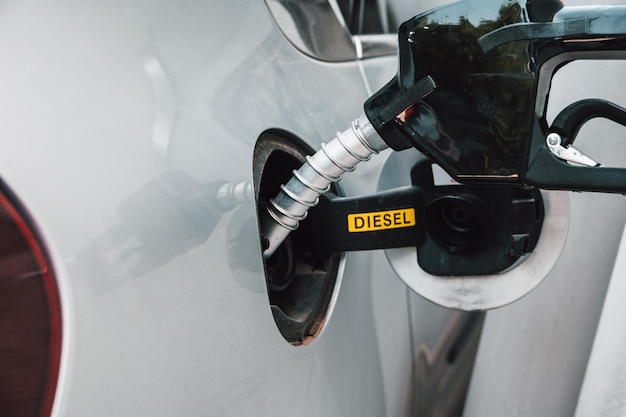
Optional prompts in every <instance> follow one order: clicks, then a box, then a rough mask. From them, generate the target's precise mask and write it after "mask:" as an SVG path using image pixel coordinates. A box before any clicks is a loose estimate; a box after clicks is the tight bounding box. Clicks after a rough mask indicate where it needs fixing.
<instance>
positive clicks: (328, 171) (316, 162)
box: [261, 114, 387, 259]
mask: <svg viewBox="0 0 626 417" xmlns="http://www.w3.org/2000/svg"><path fill="white" fill-rule="evenodd" d="M386 148H387V144H386V143H385V142H384V141H383V140H382V139H381V138H380V136H379V135H378V133H376V130H374V128H373V127H372V125H371V123H370V122H369V120H368V119H367V117H366V116H365V115H364V114H363V115H361V116H360V117H359V118H358V119H357V120H355V121H354V122H352V125H351V126H350V128H348V129H346V130H345V131H343V132H341V133H337V136H336V137H335V138H334V139H333V140H332V141H330V142H329V143H327V144H322V147H321V149H320V150H319V151H317V152H316V153H315V154H314V155H312V156H308V157H307V158H306V162H305V163H304V164H303V165H302V166H301V167H300V169H298V170H297V171H294V174H293V176H292V177H291V179H290V180H289V181H288V182H287V184H284V185H282V186H281V191H280V192H279V193H278V195H277V196H276V197H275V198H273V199H272V200H270V201H269V204H268V206H267V210H265V211H264V212H262V217H261V234H262V240H263V246H264V248H265V249H264V251H263V257H264V258H265V259H267V258H269V257H270V256H272V254H273V253H274V252H275V251H276V249H277V248H278V247H279V246H280V244H281V243H282V242H283V241H284V240H285V238H286V237H287V236H288V235H289V233H291V232H292V231H293V230H296V229H297V228H298V226H299V222H300V221H302V220H304V219H306V216H307V213H308V211H309V209H310V208H312V207H314V206H316V205H317V203H318V201H319V196H320V195H321V194H323V193H325V192H326V191H328V190H329V189H330V186H331V184H333V183H335V182H337V181H339V180H341V177H342V175H343V174H344V173H346V172H350V171H353V170H354V169H355V168H356V166H357V164H358V163H359V162H361V161H367V160H369V159H370V158H371V156H372V155H373V154H375V153H378V152H380V151H382V150H384V149H386Z"/></svg>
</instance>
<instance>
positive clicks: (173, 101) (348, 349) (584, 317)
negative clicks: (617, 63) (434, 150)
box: [0, 0, 626, 417]
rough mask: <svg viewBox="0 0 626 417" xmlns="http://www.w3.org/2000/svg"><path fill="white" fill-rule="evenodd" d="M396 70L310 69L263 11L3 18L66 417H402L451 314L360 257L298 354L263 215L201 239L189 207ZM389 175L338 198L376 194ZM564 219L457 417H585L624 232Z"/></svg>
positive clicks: (161, 5) (497, 319)
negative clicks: (562, 242) (552, 256)
mask: <svg viewBox="0 0 626 417" xmlns="http://www.w3.org/2000/svg"><path fill="white" fill-rule="evenodd" d="M408 3H409V2H406V4H408ZM399 4H401V5H402V7H400V6H397V7H396V8H394V9H393V10H395V12H394V13H396V14H397V13H404V11H403V10H407V9H408V7H407V6H406V4H405V3H404V2H400V3H399ZM427 7H428V5H427V4H425V3H424V4H420V5H419V7H418V9H419V10H416V12H418V11H423V10H425V9H426V8H427ZM406 17H407V18H408V17H410V16H406ZM395 69H396V58H395V57H381V58H374V59H368V60H363V61H361V62H352V61H347V62H342V63H329V62H322V61H319V60H315V59H312V58H311V57H308V56H305V55H303V54H302V53H300V52H298V51H297V50H296V49H295V48H294V47H293V45H291V44H290V43H289V42H288V41H287V39H285V37H284V36H283V34H282V33H281V31H280V30H279V28H278V27H277V26H276V22H275V21H274V20H273V19H272V17H271V15H270V13H269V12H268V10H267V7H266V5H265V4H264V3H263V2H261V1H253V2H251V1H241V0H233V1H228V2H226V1H224V2H213V1H210V2H203V1H193V0H185V1H166V2H158V1H147V0H140V1H135V2H123V1H109V2H98V1H92V0H89V1H75V0H62V1H58V2H55V3H46V2H38V1H30V0H23V1H6V2H3V3H2V5H0V92H1V94H0V114H1V115H2V123H0V177H1V178H2V179H3V180H4V181H5V182H6V183H7V184H8V185H9V186H10V187H11V188H12V189H13V191H15V193H16V194H17V195H18V197H19V198H20V199H21V201H22V202H23V203H24V205H25V206H26V207H27V208H28V210H29V212H30V214H31V215H32V216H33V218H34V219H35V220H36V222H37V224H38V226H39V227H40V229H41V234H42V235H43V237H44V240H45V242H46V244H47V247H48V249H49V252H50V254H51V257H52V260H53V263H54V266H55V269H56V270H57V275H58V278H59V287H60V291H61V295H62V304H63V319H64V346H63V347H64V350H63V358H62V368H61V381H60V384H59V388H58V391H57V399H56V402H55V408H54V413H53V415H55V416H81V417H82V416H138V415H150V416H170V415H177V416H187V415H189V416H196V415H210V416H265V415H268V416H269V415H277V416H283V415H299V416H303V417H304V416H382V415H386V416H404V415H410V413H411V411H412V407H411V404H412V401H414V400H413V399H414V398H415V397H419V395H420V393H419V392H416V391H415V386H416V385H415V379H416V375H415V374H414V370H415V368H416V365H415V363H416V361H418V356H419V355H421V356H420V357H425V358H427V359H432V358H433V357H434V356H436V355H435V353H436V352H439V353H440V354H441V351H440V350H439V351H438V350H437V348H438V347H440V346H442V345H445V343H443V342H442V341H445V337H446V334H447V333H446V331H447V330H446V329H448V330H449V329H450V326H451V324H454V323H455V322H457V321H459V317H460V315H459V314H460V313H456V312H452V311H449V310H445V309H443V308H440V307H437V306H435V305H433V304H430V303H429V302H427V301H425V300H423V299H422V298H420V297H419V296H417V295H415V294H413V293H412V292H410V291H409V290H408V289H407V288H406V287H405V286H404V284H403V283H402V282H401V281H400V280H399V279H398V278H397V276H396V275H395V273H394V272H393V271H392V269H391V268H390V267H389V265H388V263H387V260H386V259H385V257H384V255H383V254H382V252H381V251H374V252H361V253H350V254H347V255H346V256H345V260H344V263H343V266H342V269H341V274H340V279H339V282H338V283H337V286H336V290H335V294H334V298H333V303H332V305H331V310H330V312H329V314H328V316H327V318H326V323H325V325H324V328H323V330H322V332H321V334H320V335H319V336H318V337H317V339H315V340H314V341H313V342H312V343H310V344H309V345H308V346H301V347H295V346H292V345H290V344H288V343H287V342H286V341H285V340H284V339H283V338H282V336H281V335H280V333H279V332H278V330H277V328H276V325H275V323H274V320H273V318H272V314H271V311H270V308H269V304H268V297H267V293H266V287H265V276H264V272H263V263H262V257H261V252H260V247H259V244H258V227H257V223H256V222H257V220H256V207H255V204H254V202H252V201H248V202H244V203H239V204H237V205H236V206H235V207H233V208H231V209H228V210H223V211H214V212H211V213H210V214H211V216H209V217H210V219H207V216H206V215H205V214H206V213H204V212H195V211H194V210H193V207H194V206H193V205H190V204H187V203H188V201H189V200H188V199H187V198H188V197H190V196H189V195H188V194H186V193H185V192H184V188H185V187H186V186H189V187H190V188H191V189H195V188H194V187H196V186H198V187H201V186H204V185H213V184H221V183H238V182H249V181H251V180H252V166H253V160H252V159H253V158H252V157H253V150H254V145H255V143H256V140H257V138H258V137H259V135H260V134H261V133H262V132H264V131H266V130H268V129H281V130H283V131H286V132H290V133H291V134H294V135H296V136H297V137H299V138H301V139H302V140H304V141H305V142H307V143H308V144H309V145H310V146H312V147H313V148H318V147H319V146H320V143H321V142H322V141H327V140H329V139H330V138H332V137H333V136H334V134H335V132H336V131H338V130H342V129H345V128H346V127H347V126H348V124H349V122H350V121H351V120H353V119H355V118H356V117H358V115H359V114H360V113H361V112H362V104H363V102H364V101H365V99H366V98H367V96H368V94H369V93H371V92H372V91H376V89H377V88H378V87H380V86H382V85H383V84H384V83H386V82H387V81H388V80H389V79H390V78H391V77H392V76H393V75H394V73H395ZM589 71H593V70H589V69H585V70H583V73H584V74H589V73H590V72H589ZM611 71H612V70H611ZM363 75H365V78H364V77H363ZM573 77H574V82H573V84H574V85H580V84H579V83H578V80H579V79H580V78H577V77H580V75H578V76H573ZM600 83H604V84H606V85H607V86H609V87H610V89H613V91H614V92H617V93H616V94H618V95H619V96H620V97H621V95H620V94H619V87H621V84H619V83H618V82H617V81H616V82H615V84H611V83H608V82H607V81H606V80H604V79H603V80H600ZM566 84H568V83H566ZM571 84H572V82H570V83H569V84H568V85H571ZM565 88H567V87H565ZM580 88H582V87H580ZM559 94H561V93H559ZM554 97H557V101H558V97H559V96H558V95H554V96H553V98H554ZM564 97H565V95H564ZM567 100H569V99H568V98H564V99H563V102H564V103H565V104H568V103H569V101H567ZM556 107H559V104H556ZM608 132H611V133H609V134H608V136H614V137H612V138H610V142H609V144H610V145H606V144H605V143H606V142H603V141H600V140H597V141H595V138H594V140H590V141H588V142H585V150H586V151H587V152H588V153H589V154H592V155H593V156H594V157H596V158H598V159H600V160H602V161H604V160H612V158H615V155H619V154H622V155H623V154H624V153H623V146H624V144H623V141H622V142H620V141H619V140H618V139H619V137H618V136H619V135H620V131H619V129H617V130H610V131H607V130H606V126H604V125H602V127H600V126H598V128H597V131H596V132H595V133H592V134H591V135H590V136H602V137H603V140H604V137H605V136H606V135H607V133H608ZM582 140H583V139H581V141H582ZM581 143H582V142H581ZM386 155H387V154H386V153H384V154H381V155H378V156H376V157H375V158H373V161H372V162H370V163H369V164H367V165H363V166H361V167H359V168H358V169H357V171H355V172H354V173H351V174H349V175H346V177H345V178H344V180H343V181H342V187H343V189H344V191H345V193H346V194H347V195H359V194H368V193H372V192H374V191H375V190H376V183H377V182H378V179H379V178H378V177H379V173H380V167H381V166H382V164H383V163H384V161H385V158H386ZM619 162H621V161H619V160H618V161H617V163H619ZM181 173H182V174H181ZM179 174H181V175H179ZM173 175H174V176H176V179H173V178H174V177H173ZM168 184H169V185H171V184H175V185H176V184H178V185H180V187H176V186H174V187H170V186H169V185H168ZM172 202H174V203H173V204H174V206H175V207H177V208H181V207H182V208H181V210H182V211H181V212H177V213H178V214H179V215H174V216H169V215H167V214H168V213H169V212H168V211H165V212H164V211H163V210H164V208H167V207H170V205H171V204H172ZM571 204H572V218H571V229H570V239H569V241H568V246H567V247H566V249H565V251H564V253H563V255H562V257H561V259H560V261H559V262H560V263H559V265H557V268H556V269H555V271H554V272H553V273H552V274H551V275H550V276H549V277H548V278H547V280H546V281H545V283H544V284H542V285H541V286H540V287H539V288H537V289H536V290H535V291H534V292H533V293H532V294H530V295H529V296H528V297H526V298H525V299H523V300H522V301H520V302H519V303H517V304H514V305H512V306H507V307H504V308H502V309H500V310H497V311H495V312H491V313H489V314H488V319H487V322H486V327H485V330H484V333H483V339H482V342H481V349H480V353H479V356H478V362H477V366H476V371H475V374H474V377H473V382H472V387H471V391H470V396H469V400H468V403H467V404H468V405H467V408H466V410H465V415H466V416H471V415H514V413H517V415H526V416H534V415H552V416H556V415H571V414H572V412H573V410H574V408H575V405H576V400H577V397H578V393H579V391H580V387H581V385H582V381H583V377H584V373H585V369H586V364H587V361H588V357H589V352H590V350H591V345H592V342H593V337H594V334H595V329H596V325H597V322H598V317H599V314H600V310H601V308H602V302H603V298H604V292H605V291H606V286H607V285H608V279H609V277H610V275H611V270H612V267H613V263H614V260H615V256H616V252H617V244H618V242H619V240H620V238H621V231H622V227H623V224H624V213H626V211H624V200H623V198H622V197H621V196H598V195H589V194H583V195H577V194H575V195H572V197H571ZM129 206H132V207H133V209H132V212H133V213H140V215H136V216H131V217H130V220H129V217H127V216H126V215H125V213H126V211H125V210H124V208H125V207H129ZM164 213H165V214H164ZM164 218H165V219H166V220H164ZM207 224H209V226H207ZM146 230H149V231H151V233H148V234H147V235H146V234H143V233H144V232H145V231H146ZM120 236H121V237H120ZM172 248H175V249H172ZM582 254H584V256H581V255H582ZM139 266H140V267H139ZM443 356H445V355H443ZM427 371H428V369H427ZM431 385H432V384H431ZM555 387H556V388H555Z"/></svg>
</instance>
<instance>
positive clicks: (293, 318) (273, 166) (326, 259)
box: [253, 130, 341, 346]
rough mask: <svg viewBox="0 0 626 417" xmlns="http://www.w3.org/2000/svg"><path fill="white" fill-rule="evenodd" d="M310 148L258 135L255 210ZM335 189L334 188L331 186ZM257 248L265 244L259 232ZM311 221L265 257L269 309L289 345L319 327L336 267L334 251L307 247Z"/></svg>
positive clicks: (279, 135)
mask: <svg viewBox="0 0 626 417" xmlns="http://www.w3.org/2000/svg"><path fill="white" fill-rule="evenodd" d="M313 153H314V150H313V149H311V148H309V147H308V146H307V145H306V144H305V143H304V142H302V141H301V140H300V139H299V138H297V137H295V136H293V135H291V134H289V133H287V132H284V131H279V130H271V131H266V132H264V133H262V134H261V135H260V136H259V139H258V141H257V143H256V146H255V150H254V161H253V163H254V165H253V171H254V172H253V175H254V191H255V198H256V204H257V212H262V211H264V210H266V207H267V204H268V202H269V200H270V199H271V198H273V197H274V196H276V194H277V193H278V192H279V191H280V186H281V184H284V183H285V182H286V181H288V180H289V178H291V176H292V172H293V171H294V170H296V169H298V168H299V167H300V166H302V164H303V163H304V162H305V157H306V155H311V154H313ZM331 190H333V192H334V193H337V191H338V190H337V186H333V187H332V188H331ZM260 239H261V247H262V248H264V247H265V243H264V237H263V236H260ZM312 245H313V244H312V230H311V222H310V221H308V220H302V221H300V226H299V227H298V229H297V230H295V231H293V232H291V233H290V234H289V236H288V237H287V238H286V239H285V241H284V242H283V243H282V244H281V245H280V246H279V247H278V248H277V249H276V251H275V252H274V254H273V255H272V256H271V257H269V258H267V259H264V267H265V278H266V284H267V293H268V296H269V303H270V308H271V311H272V315H273V317H274V321H275V322H276V325H277V327H278V330H279V331H280V333H281V334H282V335H283V337H284V338H285V339H286V340H287V341H288V342H289V343H291V344H293V345H297V346H298V345H306V344H308V343H310V342H311V341H312V340H313V339H314V338H315V337H316V336H317V335H318V334H319V333H320V331H321V329H322V326H323V324H324V322H325V319H326V314H327V311H328V307H329V305H330V303H331V299H332V295H333V291H334V289H335V282H336V279H337V273H338V270H339V265H340V260H341V255H340V254H339V253H331V254H327V253H323V254H322V253H317V251H313V250H312Z"/></svg>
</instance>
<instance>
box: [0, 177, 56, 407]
mask: <svg viewBox="0 0 626 417" xmlns="http://www.w3.org/2000/svg"><path fill="white" fill-rule="evenodd" d="M60 357H61V312H60V306H59V295H58V292H57V286H56V281H55V278H54V274H53V271H52V268H51V267H50V263H49V262H48V257H47V256H46V254H45V252H44V249H43V246H42V244H41V241H40V239H39V238H38V237H37V235H36V230H35V229H34V228H33V225H32V222H31V221H29V219H28V218H27V217H26V215H25V212H24V211H23V210H22V209H21V207H20V206H19V205H18V204H17V202H16V200H15V198H13V196H12V195H11V194H10V193H9V192H8V191H7V189H6V188H5V187H3V184H1V183H0V416H2V417H22V416H23V417H41V416H45V417H47V416H49V415H50V413H51V411H52V403H53V400H54V394H55V391H56V384H57V378H58V373H59V363H60Z"/></svg>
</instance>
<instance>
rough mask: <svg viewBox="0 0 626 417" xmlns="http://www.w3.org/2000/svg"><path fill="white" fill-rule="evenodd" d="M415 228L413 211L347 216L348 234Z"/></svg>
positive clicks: (377, 212) (408, 209)
mask: <svg viewBox="0 0 626 417" xmlns="http://www.w3.org/2000/svg"><path fill="white" fill-rule="evenodd" d="M411 226H415V209H414V208H407V209H399V210H389V211H375V212H371V213H354V214H348V232H350V233H356V232H374V231H377V230H386V229H398V228H401V227H411Z"/></svg>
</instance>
